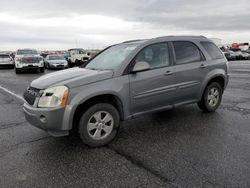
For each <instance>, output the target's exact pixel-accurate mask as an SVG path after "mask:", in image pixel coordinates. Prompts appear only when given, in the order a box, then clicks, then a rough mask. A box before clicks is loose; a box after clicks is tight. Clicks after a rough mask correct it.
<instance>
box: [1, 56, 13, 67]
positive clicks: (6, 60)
mask: <svg viewBox="0 0 250 188" xmlns="http://www.w3.org/2000/svg"><path fill="white" fill-rule="evenodd" d="M0 66H8V67H11V68H14V60H13V59H12V57H11V56H10V55H8V54H0Z"/></svg>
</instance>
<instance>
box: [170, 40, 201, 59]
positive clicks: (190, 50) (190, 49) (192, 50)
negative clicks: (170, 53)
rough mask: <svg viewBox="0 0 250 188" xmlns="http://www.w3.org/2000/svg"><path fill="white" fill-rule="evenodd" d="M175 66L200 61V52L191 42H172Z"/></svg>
mask: <svg viewBox="0 0 250 188" xmlns="http://www.w3.org/2000/svg"><path fill="white" fill-rule="evenodd" d="M173 45H174V50H175V57H176V64H185V63H191V62H197V61H201V60H202V58H201V52H200V50H199V49H198V47H197V46H196V45H195V44H193V43H192V42H179V41H178V42H173Z"/></svg>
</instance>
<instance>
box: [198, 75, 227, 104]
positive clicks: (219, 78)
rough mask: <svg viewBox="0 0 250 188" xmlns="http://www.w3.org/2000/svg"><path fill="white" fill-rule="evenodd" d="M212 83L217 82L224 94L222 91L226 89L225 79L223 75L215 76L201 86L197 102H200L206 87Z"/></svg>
mask: <svg viewBox="0 0 250 188" xmlns="http://www.w3.org/2000/svg"><path fill="white" fill-rule="evenodd" d="M212 82H218V83H219V84H220V85H221V87H222V91H223V92H224V89H225V87H226V78H225V76H224V75H223V74H216V75H213V76H212V77H210V78H209V79H207V82H206V83H205V84H204V85H203V87H202V91H201V95H200V98H199V100H201V98H202V96H203V94H204V92H205V89H206V88H207V86H208V85H209V84H210V83H212Z"/></svg>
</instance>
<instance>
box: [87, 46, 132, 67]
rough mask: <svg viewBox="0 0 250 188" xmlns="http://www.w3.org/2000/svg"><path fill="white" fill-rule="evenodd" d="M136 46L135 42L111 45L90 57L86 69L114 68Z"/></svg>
mask: <svg viewBox="0 0 250 188" xmlns="http://www.w3.org/2000/svg"><path fill="white" fill-rule="evenodd" d="M136 47H137V44H121V45H117V46H112V47H110V48H108V49H107V50H105V51H103V52H102V53H100V54H99V55H97V56H96V57H95V58H94V59H92V60H91V61H90V62H89V63H88V64H87V66H86V67H85V68H87V69H115V68H116V67H118V66H119V65H121V63H122V62H123V61H124V60H125V58H126V57H128V55H129V54H130V53H131V52H132V51H133V50H134V49H135V48H136Z"/></svg>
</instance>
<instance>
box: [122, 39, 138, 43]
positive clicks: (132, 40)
mask: <svg viewBox="0 0 250 188" xmlns="http://www.w3.org/2000/svg"><path fill="white" fill-rule="evenodd" d="M139 41H142V39H136V40H128V41H124V42H122V43H130V42H139Z"/></svg>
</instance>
